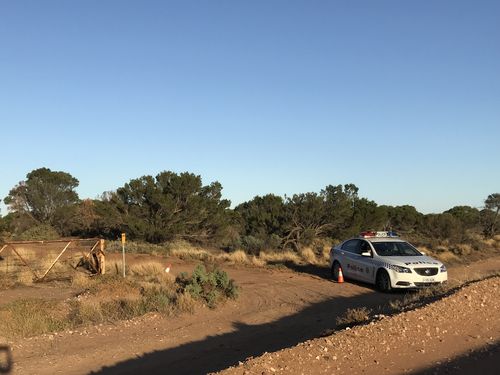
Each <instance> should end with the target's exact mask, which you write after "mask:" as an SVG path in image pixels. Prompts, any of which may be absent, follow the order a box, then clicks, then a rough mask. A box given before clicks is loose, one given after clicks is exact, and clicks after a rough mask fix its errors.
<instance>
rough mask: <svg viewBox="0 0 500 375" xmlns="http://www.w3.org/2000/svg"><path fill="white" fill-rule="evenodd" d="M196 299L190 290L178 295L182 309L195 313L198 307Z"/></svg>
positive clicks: (179, 307) (179, 306)
mask: <svg viewBox="0 0 500 375" xmlns="http://www.w3.org/2000/svg"><path fill="white" fill-rule="evenodd" d="M196 303H197V302H196V301H195V299H194V298H193V297H192V296H191V294H189V293H188V292H183V293H181V294H180V295H179V296H178V297H177V307H178V309H179V310H180V311H185V312H188V313H191V314H192V313H194V309H195V307H196Z"/></svg>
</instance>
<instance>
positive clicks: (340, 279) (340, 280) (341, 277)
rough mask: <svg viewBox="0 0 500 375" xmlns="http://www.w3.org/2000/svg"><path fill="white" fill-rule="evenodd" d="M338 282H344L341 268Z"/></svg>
mask: <svg viewBox="0 0 500 375" xmlns="http://www.w3.org/2000/svg"><path fill="white" fill-rule="evenodd" d="M337 282H338V283H339V284H340V283H343V282H344V275H343V274H342V268H339V276H338V277H337Z"/></svg>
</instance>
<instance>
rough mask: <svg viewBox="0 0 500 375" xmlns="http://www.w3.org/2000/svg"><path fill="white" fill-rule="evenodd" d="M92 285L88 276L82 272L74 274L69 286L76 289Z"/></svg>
mask: <svg viewBox="0 0 500 375" xmlns="http://www.w3.org/2000/svg"><path fill="white" fill-rule="evenodd" d="M92 284H93V280H92V279H91V278H90V275H88V274H87V273H84V272H78V271H77V272H74V273H73V276H72V277H71V285H72V286H74V287H76V288H88V287H90V286H91V285H92Z"/></svg>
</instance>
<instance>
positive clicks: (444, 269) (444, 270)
mask: <svg viewBox="0 0 500 375" xmlns="http://www.w3.org/2000/svg"><path fill="white" fill-rule="evenodd" d="M440 271H441V272H446V266H445V265H444V264H443V265H442V266H441V268H440Z"/></svg>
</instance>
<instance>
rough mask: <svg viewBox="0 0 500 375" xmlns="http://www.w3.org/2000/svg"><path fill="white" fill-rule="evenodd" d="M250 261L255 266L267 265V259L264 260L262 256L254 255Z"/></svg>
mask: <svg viewBox="0 0 500 375" xmlns="http://www.w3.org/2000/svg"><path fill="white" fill-rule="evenodd" d="M250 263H251V264H252V265H254V266H255V267H264V266H265V265H266V261H265V260H263V259H262V258H259V257H256V256H252V258H251V260H250Z"/></svg>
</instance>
